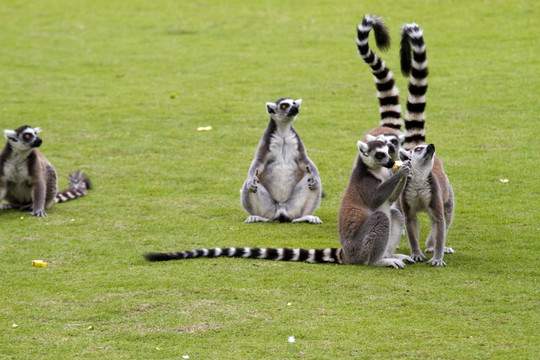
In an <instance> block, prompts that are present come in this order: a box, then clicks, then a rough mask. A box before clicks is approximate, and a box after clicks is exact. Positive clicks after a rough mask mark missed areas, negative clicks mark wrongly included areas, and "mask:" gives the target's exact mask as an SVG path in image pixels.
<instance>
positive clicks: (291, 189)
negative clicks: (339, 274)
mask: <svg viewBox="0 0 540 360" xmlns="http://www.w3.org/2000/svg"><path fill="white" fill-rule="evenodd" d="M301 103H302V100H301V99H298V100H293V99H289V98H281V99H278V100H276V101H275V102H267V103H266V111H267V113H268V114H269V115H270V122H269V124H268V127H267V129H266V131H265V132H264V134H263V136H262V139H261V141H260V143H259V146H258V148H257V151H256V153H255V158H254V159H253V161H252V163H251V166H250V168H249V171H248V176H247V179H246V181H245V182H244V185H243V187H242V191H241V196H240V198H241V202H242V206H243V207H244V209H245V210H246V211H247V212H248V213H249V216H248V218H247V219H246V221H245V222H247V223H252V222H270V221H281V222H290V221H292V222H309V223H312V224H320V223H322V221H321V220H320V219H319V218H318V217H317V216H313V213H314V212H315V209H316V208H317V206H319V203H320V201H321V180H320V178H319V172H318V170H317V167H316V166H315V164H314V163H313V162H312V161H311V160H310V159H309V157H308V156H307V154H306V150H305V148H304V144H303V143H302V140H301V139H300V136H299V135H298V133H297V132H296V130H295V129H294V128H293V127H292V123H293V121H294V120H295V119H296V115H298V111H299V109H300V104H301Z"/></svg>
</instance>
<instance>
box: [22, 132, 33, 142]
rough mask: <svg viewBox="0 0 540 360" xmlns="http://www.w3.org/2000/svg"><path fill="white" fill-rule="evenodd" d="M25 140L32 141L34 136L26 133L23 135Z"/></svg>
mask: <svg viewBox="0 0 540 360" xmlns="http://www.w3.org/2000/svg"><path fill="white" fill-rule="evenodd" d="M23 138H24V140H30V139H31V138H32V135H30V134H29V133H26V134H24V135H23Z"/></svg>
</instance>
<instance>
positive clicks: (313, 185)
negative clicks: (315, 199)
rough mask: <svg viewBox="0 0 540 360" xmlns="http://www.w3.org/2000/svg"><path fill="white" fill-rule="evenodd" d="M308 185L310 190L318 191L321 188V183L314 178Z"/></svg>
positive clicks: (311, 178)
mask: <svg viewBox="0 0 540 360" xmlns="http://www.w3.org/2000/svg"><path fill="white" fill-rule="evenodd" d="M307 183H308V188H309V190H317V189H318V188H319V182H318V181H317V180H316V179H315V178H313V177H309V178H308V179H307Z"/></svg>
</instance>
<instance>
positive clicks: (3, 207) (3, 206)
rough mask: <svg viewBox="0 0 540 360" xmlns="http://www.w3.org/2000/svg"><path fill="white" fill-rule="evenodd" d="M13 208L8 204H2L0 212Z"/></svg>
mask: <svg viewBox="0 0 540 360" xmlns="http://www.w3.org/2000/svg"><path fill="white" fill-rule="evenodd" d="M12 208H13V206H12V205H10V204H2V205H0V210H9V209H12Z"/></svg>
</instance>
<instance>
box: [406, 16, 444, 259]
mask: <svg viewBox="0 0 540 360" xmlns="http://www.w3.org/2000/svg"><path fill="white" fill-rule="evenodd" d="M401 38H402V40H401V50H400V55H401V69H402V73H403V74H404V75H406V76H407V75H410V80H409V98H408V100H407V112H406V115H405V136H404V138H405V140H404V143H403V148H404V149H405V150H403V149H402V150H401V151H400V158H401V159H402V160H403V161H408V162H410V164H411V173H410V175H409V178H408V181H407V184H406V186H405V188H404V190H403V193H402V194H401V197H400V206H401V209H402V211H403V214H404V216H405V222H406V230H407V238H408V239H409V245H410V247H411V257H412V258H413V259H414V260H415V261H423V260H425V259H426V257H425V256H424V254H423V253H422V251H421V250H420V246H419V244H418V236H419V231H420V230H419V224H418V220H417V213H418V212H427V213H428V215H429V217H430V220H431V231H430V233H429V235H428V237H427V240H426V252H433V253H434V254H433V257H432V258H431V259H430V260H429V261H428V263H429V264H431V265H433V266H445V265H446V263H445V262H444V261H443V256H444V254H445V253H447V254H451V253H454V251H453V249H451V248H449V247H445V242H446V234H447V232H448V229H449V227H450V224H451V223H452V219H453V212H454V194H453V190H452V187H451V186H450V182H449V181H448V177H447V176H446V174H445V172H444V169H443V166H442V162H441V161H440V159H439V158H438V157H437V156H435V145H433V144H429V145H426V144H425V138H426V134H425V129H424V124H425V108H426V97H425V95H426V92H427V88H428V85H427V76H428V73H429V72H428V68H427V57H426V46H425V43H424V38H423V31H422V30H421V29H420V28H419V27H418V25H416V24H406V25H404V26H403V28H402V32H401ZM411 53H412V57H411ZM406 150H408V151H406Z"/></svg>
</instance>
